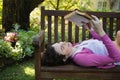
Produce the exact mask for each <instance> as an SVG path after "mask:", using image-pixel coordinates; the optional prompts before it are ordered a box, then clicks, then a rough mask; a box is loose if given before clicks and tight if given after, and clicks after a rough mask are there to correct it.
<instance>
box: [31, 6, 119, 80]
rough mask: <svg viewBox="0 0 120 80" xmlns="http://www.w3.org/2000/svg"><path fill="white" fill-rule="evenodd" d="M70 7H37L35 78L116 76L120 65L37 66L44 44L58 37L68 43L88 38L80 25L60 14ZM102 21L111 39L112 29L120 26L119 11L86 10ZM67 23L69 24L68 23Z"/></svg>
mask: <svg viewBox="0 0 120 80" xmlns="http://www.w3.org/2000/svg"><path fill="white" fill-rule="evenodd" d="M70 12H71V11H62V10H59V11H56V10H45V8H44V7H43V6H42V7H41V29H40V33H39V34H37V35H36V36H35V37H34V39H33V45H34V47H35V52H34V53H35V80H53V79H57V78H59V79H63V78H67V79H68V80H120V66H116V67H115V68H111V69H97V68H85V67H80V66H76V65H73V64H68V65H63V66H54V67H46V66H41V54H42V53H43V52H44V50H45V45H46V44H51V43H54V42H59V41H70V42H72V43H75V42H78V41H81V40H84V39H88V38H90V35H89V32H88V31H86V30H85V29H84V27H80V28H78V27H76V25H75V24H74V23H71V22H68V21H66V20H65V19H64V15H66V14H68V13H70ZM87 13H88V14H91V15H95V16H97V17H99V18H100V19H101V20H102V21H103V27H104V30H105V31H106V32H107V34H108V35H109V37H110V38H111V39H112V40H114V36H115V33H116V31H118V30H120V13H115V12H87ZM68 26H69V27H68Z"/></svg>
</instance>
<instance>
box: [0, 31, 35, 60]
mask: <svg viewBox="0 0 120 80" xmlns="http://www.w3.org/2000/svg"><path fill="white" fill-rule="evenodd" d="M17 33H18V41H17V42H16V45H15V46H14V47H12V46H11V43H10V42H6V41H4V40H3V39H0V57H7V58H9V57H10V58H12V59H14V60H21V59H23V58H24V57H25V56H32V54H33V51H34V47H33V46H32V39H33V38H32V37H33V35H35V34H37V32H34V31H31V30H29V31H24V30H18V32H17Z"/></svg>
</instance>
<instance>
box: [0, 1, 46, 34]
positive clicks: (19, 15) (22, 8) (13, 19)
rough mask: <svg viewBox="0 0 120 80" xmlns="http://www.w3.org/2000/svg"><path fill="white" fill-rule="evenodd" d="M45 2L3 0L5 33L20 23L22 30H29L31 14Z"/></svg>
mask: <svg viewBox="0 0 120 80" xmlns="http://www.w3.org/2000/svg"><path fill="white" fill-rule="evenodd" d="M43 1H44V0H3V19H2V25H3V28H4V29H5V32H7V31H10V30H11V29H12V28H13V27H12V25H13V24H16V23H18V24H19V25H20V28H21V29H24V30H28V29H29V14H30V12H31V11H32V10H33V9H34V8H35V7H37V6H38V4H40V3H41V2H43Z"/></svg>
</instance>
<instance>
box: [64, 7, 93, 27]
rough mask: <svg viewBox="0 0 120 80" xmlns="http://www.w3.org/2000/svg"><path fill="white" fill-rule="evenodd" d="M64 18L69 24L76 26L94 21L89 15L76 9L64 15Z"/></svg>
mask: <svg viewBox="0 0 120 80" xmlns="http://www.w3.org/2000/svg"><path fill="white" fill-rule="evenodd" d="M64 18H65V19H66V20H68V21H70V22H74V23H75V24H76V25H77V26H82V25H83V23H86V24H87V23H89V22H90V20H92V19H94V18H93V17H92V16H91V15H89V14H87V13H84V12H81V11H79V10H77V9H76V10H74V11H73V12H71V13H69V14H67V15H65V16H64Z"/></svg>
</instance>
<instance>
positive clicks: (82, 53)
mask: <svg viewBox="0 0 120 80" xmlns="http://www.w3.org/2000/svg"><path fill="white" fill-rule="evenodd" d="M90 33H91V35H92V36H93V38H94V39H92V40H93V43H91V44H93V45H91V44H90V45H87V46H85V45H86V44H85V45H83V47H82V48H81V47H80V49H79V50H77V51H76V52H75V53H74V54H73V55H72V59H73V61H74V62H75V63H76V64H77V65H80V66H84V67H92V66H95V67H97V68H112V67H115V63H117V62H120V52H119V51H118V50H117V48H116V47H115V45H114V44H113V42H112V41H111V39H110V38H109V37H108V36H107V35H106V34H105V35H104V36H102V37H99V36H98V35H97V34H96V33H95V32H94V31H91V32H90ZM96 42H97V43H96ZM88 43H89V42H88ZM80 44H81V43H80ZM80 44H79V43H78V44H76V45H74V46H73V47H76V46H79V45H80Z"/></svg>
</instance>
